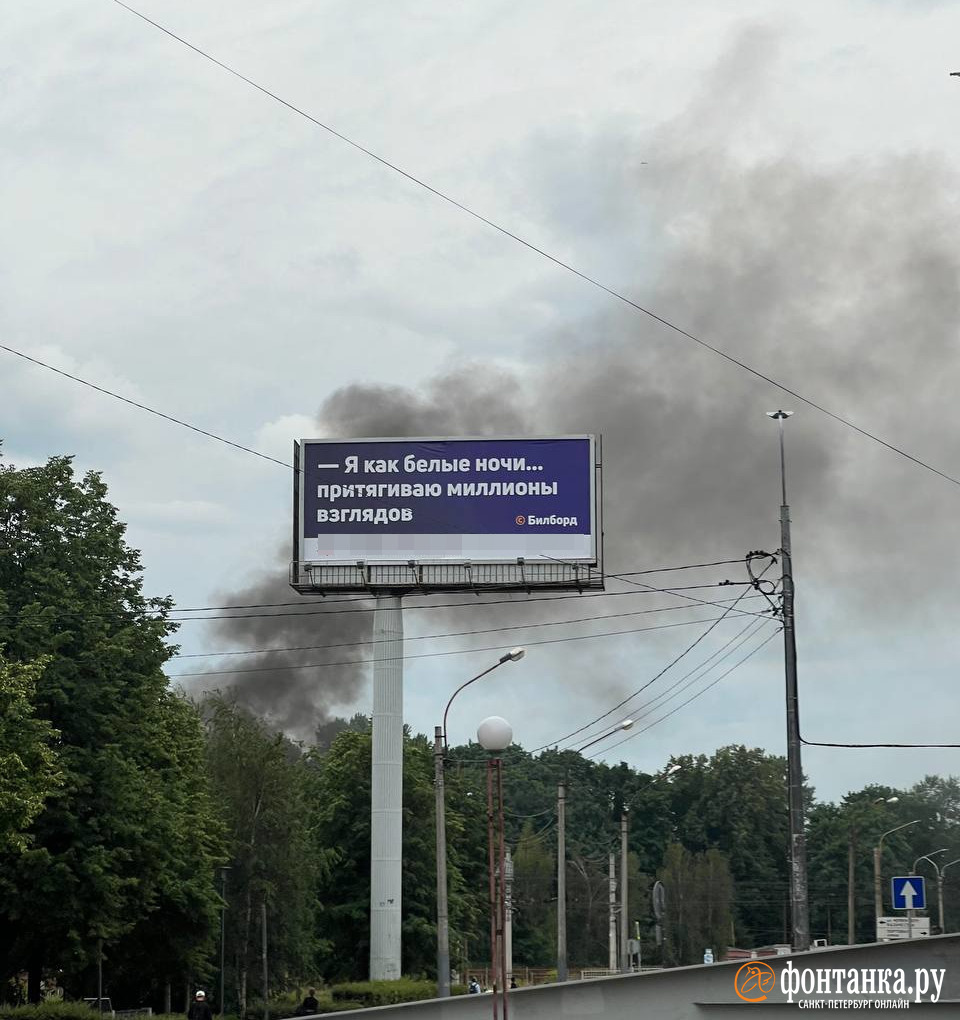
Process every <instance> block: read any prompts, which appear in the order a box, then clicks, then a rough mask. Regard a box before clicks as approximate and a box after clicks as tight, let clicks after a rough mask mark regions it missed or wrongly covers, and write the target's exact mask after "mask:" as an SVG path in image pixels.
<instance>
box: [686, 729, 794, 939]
mask: <svg viewBox="0 0 960 1020" xmlns="http://www.w3.org/2000/svg"><path fill="white" fill-rule="evenodd" d="M676 761H677V763H678V764H680V766H681V769H680V771H679V772H677V774H676V776H675V778H674V780H673V782H672V783H671V784H670V799H671V805H672V808H673V812H674V816H675V818H676V825H677V836H678V839H679V842H680V843H682V844H683V846H685V847H687V848H688V849H689V850H691V851H694V852H698V853H702V852H706V851H707V850H709V849H711V848H716V849H718V850H720V851H721V852H722V853H723V854H724V855H725V856H726V857H727V860H728V861H729V862H730V871H731V873H732V875H733V880H734V883H735V886H736V907H735V910H736V937H737V942H738V943H741V944H744V945H748V946H750V945H764V944H769V943H772V942H776V941H779V940H780V939H781V938H782V937H783V928H784V923H783V911H784V904H785V903H786V902H787V897H788V892H789V889H788V869H787V849H788V845H789V840H788V817H787V791H786V762H785V760H784V759H783V758H780V757H775V756H773V755H768V754H766V753H765V752H764V751H763V750H761V749H760V748H747V747H744V746H742V745H736V746H731V747H722V748H720V749H719V750H718V751H716V752H715V753H714V754H713V755H712V756H711V757H710V758H707V757H706V756H704V755H700V756H699V757H696V758H693V757H684V758H677V759H676ZM809 801H810V796H809V795H808V803H809ZM702 950H703V947H701V953H702Z"/></svg>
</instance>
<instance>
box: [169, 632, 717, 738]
mask: <svg viewBox="0 0 960 1020" xmlns="http://www.w3.org/2000/svg"><path fill="white" fill-rule="evenodd" d="M722 619H726V616H722V617H716V619H715V620H683V621H681V622H680V623H661V624H658V625H657V626H655V627H633V628H631V629H630V630H611V631H602V632H600V633H599V634H576V635H573V636H571V637H562V638H543V639H541V640H537V641H527V642H526V645H527V647H531V648H532V647H534V646H538V645H559V644H566V643H567V642H570V641H590V640H593V639H597V638H611V637H620V636H625V635H627V634H643V633H646V632H648V631H654V630H671V629H673V628H674V627H690V626H694V625H696V624H698V623H711V622H719V621H720V620H722ZM506 647H507V646H506V645H487V646H486V647H483V648H456V649H452V650H450V651H447V652H415V653H414V654H412V655H399V656H396V657H395V658H390V659H386V660H385V661H386V662H396V661H400V660H403V661H406V660H408V659H434V658H439V657H440V656H445V655H470V654H472V653H473V652H500V651H503V650H504V649H505V648H506ZM367 662H368V660H367V659H347V660H345V661H342V662H306V663H302V664H300V665H296V666H294V665H290V666H287V665H284V666H264V667H256V668H242V669H212V670H201V671H198V672H191V673H170V674H168V676H169V679H171V680H179V679H181V678H182V677H193V676H233V675H234V674H238V673H274V672H285V671H287V670H294V669H327V668H329V667H331V666H363V665H366V664H367ZM531 753H534V752H531Z"/></svg>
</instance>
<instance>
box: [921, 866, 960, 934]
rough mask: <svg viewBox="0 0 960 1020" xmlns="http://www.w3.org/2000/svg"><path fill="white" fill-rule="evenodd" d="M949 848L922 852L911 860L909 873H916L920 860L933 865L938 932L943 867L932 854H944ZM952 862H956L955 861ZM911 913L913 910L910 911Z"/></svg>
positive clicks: (941, 929)
mask: <svg viewBox="0 0 960 1020" xmlns="http://www.w3.org/2000/svg"><path fill="white" fill-rule="evenodd" d="M948 849H949V848H948V847H943V848H942V849H940V850H931V851H930V853H929V854H923V855H922V856H921V857H918V858H917V859H916V860H915V861H914V862H913V867H912V868H911V869H910V874H911V875H915V874H916V873H917V865H918V864H919V863H920V862H921V861H929V862H930V863H931V864H932V865H933V870H934V871H936V873H937V906H938V907H939V914H940V934H941V935H942V934H943V868H941V867H940V866H939V865H938V864H937V862H936V861H935V860H933V855H934V854H945V853H946V852H947V850H948ZM953 863H956V862H955V861H954V862H953ZM910 913H911V915H912V914H913V911H911V912H910Z"/></svg>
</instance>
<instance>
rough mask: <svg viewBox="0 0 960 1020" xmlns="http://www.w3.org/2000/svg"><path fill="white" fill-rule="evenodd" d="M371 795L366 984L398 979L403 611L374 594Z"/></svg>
mask: <svg viewBox="0 0 960 1020" xmlns="http://www.w3.org/2000/svg"><path fill="white" fill-rule="evenodd" d="M373 656H374V659H373V748H372V751H373V759H372V766H371V791H370V793H371V796H370V980H371V981H395V980H397V979H398V978H399V977H400V932H401V929H400V897H401V892H402V852H403V610H402V608H401V600H400V598H399V596H397V595H378V596H377V602H376V609H375V610H374V614H373Z"/></svg>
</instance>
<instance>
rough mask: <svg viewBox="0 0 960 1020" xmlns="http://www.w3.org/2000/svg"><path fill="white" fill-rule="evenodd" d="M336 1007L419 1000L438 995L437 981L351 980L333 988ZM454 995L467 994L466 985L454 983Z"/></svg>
mask: <svg viewBox="0 0 960 1020" xmlns="http://www.w3.org/2000/svg"><path fill="white" fill-rule="evenodd" d="M330 991H331V994H332V996H333V1005H334V1008H337V1007H338V1005H339V1004H341V1003H342V1004H344V1005H345V1004H346V1003H348V1002H354V1003H358V1004H359V1005H360V1006H363V1007H367V1006H392V1005H394V1004H396V1003H398V1002H418V1001H420V1000H421V999H435V998H436V997H437V983H436V981H416V980H414V979H413V978H400V980H399V981H349V982H347V983H345V984H341V985H334V986H333V988H331V990H330ZM450 991H451V993H452V994H453V995H464V994H466V991H467V989H466V986H465V985H454V986H453V987H452V988H451V989H450ZM340 1008H342V1006H341V1007H340Z"/></svg>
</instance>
